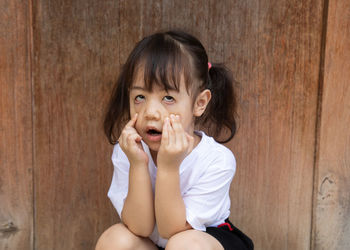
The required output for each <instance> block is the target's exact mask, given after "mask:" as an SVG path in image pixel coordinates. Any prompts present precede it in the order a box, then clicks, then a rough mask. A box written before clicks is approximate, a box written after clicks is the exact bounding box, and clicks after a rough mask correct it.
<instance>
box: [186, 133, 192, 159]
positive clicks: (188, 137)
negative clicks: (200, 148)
mask: <svg viewBox="0 0 350 250" xmlns="http://www.w3.org/2000/svg"><path fill="white" fill-rule="evenodd" d="M186 139H187V141H188V150H187V153H188V154H189V153H191V151H192V149H193V147H194V137H193V136H190V135H189V134H187V133H186Z"/></svg>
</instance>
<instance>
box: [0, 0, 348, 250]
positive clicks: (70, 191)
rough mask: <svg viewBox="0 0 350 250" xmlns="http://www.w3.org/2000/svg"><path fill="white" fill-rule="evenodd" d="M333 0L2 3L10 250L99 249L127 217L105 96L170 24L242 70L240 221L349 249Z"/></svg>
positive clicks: (343, 1) (344, 14)
mask: <svg viewBox="0 0 350 250" xmlns="http://www.w3.org/2000/svg"><path fill="white" fill-rule="evenodd" d="M32 2H33V6H31V3H32ZM328 2H329V11H328V24H327V23H326V22H325V23H324V24H323V26H322V19H323V18H324V17H326V16H323V11H324V9H323V8H324V0H305V1H302V2H300V1H296V0H292V1H287V0H282V1H266V0H248V1H229V0H225V1H214V0H210V1H204V0H203V1H185V0H183V1H161V0H151V1H145V0H133V1H125V0H124V1H121V0H120V1H114V0H107V1H92V0H84V1H83V0H76V1H68V0H65V1H55V0H51V1H43V0H38V1H29V0H28V1H20V0H16V1H3V2H1V4H0V20H1V25H0V83H1V89H0V98H1V99H0V101H1V102H0V118H1V120H0V142H1V145H0V171H1V174H0V201H1V202H0V230H1V226H2V223H4V224H6V223H8V227H9V228H10V229H11V228H13V227H12V226H11V225H12V224H11V223H10V222H12V223H13V224H14V225H15V227H17V228H18V229H19V230H17V231H13V232H4V231H6V229H5V230H2V231H0V249H38V250H41V249H53V250H56V249H78V250H79V249H81V250H83V249H93V247H94V245H95V242H96V239H97V238H98V237H99V235H100V234H101V233H102V232H103V231H104V230H105V229H106V228H107V227H108V226H110V225H112V224H113V223H115V222H116V221H118V218H117V214H116V212H115V210H114V208H112V206H111V204H110V202H109V200H108V199H107V197H106V193H107V190H108V187H109V185H110V181H111V174H112V165H111V161H110V155H111V150H112V147H111V146H110V145H108V143H107V140H106V139H105V137H104V135H103V132H102V126H101V125H102V117H103V112H104V107H105V104H106V101H107V99H108V97H109V94H110V91H111V89H112V85H113V82H114V81H115V79H116V77H117V75H118V73H119V67H120V65H122V64H123V63H124V62H125V60H126V58H127V56H128V54H129V53H130V50H131V49H132V48H133V46H134V44H135V42H137V41H139V40H140V39H141V38H142V37H143V36H145V35H148V34H151V33H153V32H155V31H158V30H167V29H170V28H180V29H183V30H186V31H189V32H191V33H193V34H194V35H195V36H197V37H198V38H199V39H200V40H201V41H202V42H203V44H204V46H205V47H206V48H207V51H208V54H209V60H210V61H211V62H225V63H226V64H227V65H228V66H229V67H230V68H231V69H232V70H233V73H234V76H235V78H236V79H237V80H238V82H239V84H238V88H237V90H238V91H237V96H238V98H239V103H240V109H239V111H238V113H239V130H238V134H237V136H236V137H235V138H234V139H233V140H232V141H231V142H230V143H228V144H227V146H228V147H229V148H230V149H231V150H232V151H233V152H234V153H235V155H236V158H237V173H236V177H235V179H234V181H233V184H232V187H231V192H230V193H231V198H232V206H231V209H232V212H231V216H230V218H231V220H232V221H233V222H234V224H236V225H237V226H238V227H240V228H241V229H242V230H243V231H244V232H246V233H247V234H248V235H249V236H251V237H252V238H253V240H254V242H255V246H256V249H257V250H259V249H279V250H280V249H298V250H299V249H309V248H310V245H311V247H312V248H313V249H315V250H318V249H347V248H349V244H350V242H349V237H348V236H349V235H350V228H349V223H348V221H349V217H350V215H349V207H350V199H349V195H348V192H347V190H349V188H350V183H349V179H350V176H349V162H350V159H349V156H348V155H347V154H346V153H348V152H350V146H349V143H350V139H349V134H350V132H349V128H348V125H347V124H349V119H350V118H349V117H350V114H349V112H350V111H349V110H350V104H349V101H348V100H349V97H350V93H349V92H350V90H349V87H348V85H349V83H348V80H347V79H349V78H350V75H348V72H350V68H349V63H348V61H349V59H348V58H349V57H350V54H349V51H350V48H349V44H350V43H349V42H348V41H349V38H350V34H349V32H350V28H349V26H350V24H349V20H350V17H349V9H350V6H349V3H347V2H348V1H347V0H336V1H326V4H325V6H326V8H327V4H328ZM32 7H33V8H32ZM32 19H33V22H32V21H31V20H32ZM326 28H327V34H326V48H325V49H326V50H325V56H324V57H323V52H322V48H321V44H322V34H323V33H322V32H323V31H325V29H326ZM32 29H33V33H31V30H32ZM322 29H323V30H322ZM31 35H32V36H33V43H32V42H31V41H32V38H31ZM31 51H33V58H32V59H31ZM321 55H322V56H321ZM320 60H325V62H324V78H322V77H323V74H319V72H320V65H323V62H322V61H320ZM322 72H323V71H322V70H321V73H322ZM320 76H321V79H319V77H320ZM32 77H33V78H32ZM32 79H33V84H32ZM322 82H324V84H323V85H322V84H321V86H319V84H320V83H322ZM319 88H320V89H319ZM319 93H322V98H321V99H319V100H318V97H319V96H318V94H319ZM32 101H33V106H32ZM318 107H320V108H319V112H318V113H317V109H318ZM32 108H33V111H32ZM318 115H319V117H320V118H318ZM317 121H318V122H319V124H318V125H317V124H316V122H317ZM32 124H33V125H32ZM316 147H317V148H316ZM315 152H317V157H316V159H317V162H316V165H315ZM314 167H315V168H314ZM314 169H315V170H316V172H315V174H316V175H315V178H314V172H313V171H314ZM33 171H34V172H33ZM33 178H34V179H33ZM313 180H314V183H313ZM313 185H314V187H315V191H314V203H312V199H313V196H312V190H313ZM33 187H34V193H33ZM34 197H35V199H33V198H34ZM312 205H314V208H312ZM33 207H34V208H33ZM33 212H34V220H35V223H33ZM312 212H314V218H313V223H312ZM34 225H35V229H33V226H34ZM311 225H312V227H311ZM312 230H313V232H314V233H313V235H312V233H311V232H312ZM10 231H11V230H10ZM311 236H313V239H311ZM34 239H35V240H34ZM312 240H313V241H312ZM310 243H311V244H310Z"/></svg>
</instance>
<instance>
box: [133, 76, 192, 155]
mask: <svg viewBox="0 0 350 250" xmlns="http://www.w3.org/2000/svg"><path fill="white" fill-rule="evenodd" d="M129 101H130V116H131V117H133V116H134V114H135V113H138V118H137V121H136V125H135V127H136V130H137V132H138V133H139V134H140V136H141V137H142V139H143V141H144V142H145V143H146V144H147V145H148V146H149V148H150V150H152V151H158V149H159V147H160V142H161V138H162V135H161V132H162V128H163V123H164V119H165V118H166V117H169V116H170V114H175V115H179V116H180V120H181V124H182V126H183V128H184V130H185V131H186V132H187V133H188V134H189V135H191V136H193V131H194V116H196V113H194V110H193V99H192V97H191V96H190V95H189V94H188V93H187V90H186V86H185V83H184V82H183V80H181V83H180V88H179V91H176V90H168V91H165V89H163V88H161V87H160V86H157V85H156V84H154V86H153V89H152V91H148V90H147V89H146V88H145V83H144V77H143V71H142V70H139V72H138V73H137V75H136V78H135V81H134V83H133V85H132V87H131V89H130V97H129Z"/></svg>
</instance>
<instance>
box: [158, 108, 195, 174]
mask: <svg viewBox="0 0 350 250" xmlns="http://www.w3.org/2000/svg"><path fill="white" fill-rule="evenodd" d="M193 145H194V138H193V137H192V136H190V135H188V134H187V133H186V132H185V130H184V129H183V127H182V124H181V122H180V117H179V116H178V115H173V114H172V115H170V119H169V118H165V121H164V124H163V132H162V141H161V144H160V147H159V151H158V155H157V166H158V167H159V168H167V169H172V170H178V167H179V166H180V164H181V162H182V161H183V160H184V159H185V157H186V156H187V155H188V154H189V153H190V152H191V151H192V149H193Z"/></svg>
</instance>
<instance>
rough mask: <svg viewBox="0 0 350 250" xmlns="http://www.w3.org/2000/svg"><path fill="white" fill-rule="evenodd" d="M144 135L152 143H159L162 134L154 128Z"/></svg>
mask: <svg viewBox="0 0 350 250" xmlns="http://www.w3.org/2000/svg"><path fill="white" fill-rule="evenodd" d="M146 134H147V139H148V140H150V141H153V142H157V141H160V140H161V138H162V132H161V131H159V130H157V129H154V128H151V129H148V130H147V133H146Z"/></svg>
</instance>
